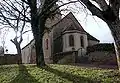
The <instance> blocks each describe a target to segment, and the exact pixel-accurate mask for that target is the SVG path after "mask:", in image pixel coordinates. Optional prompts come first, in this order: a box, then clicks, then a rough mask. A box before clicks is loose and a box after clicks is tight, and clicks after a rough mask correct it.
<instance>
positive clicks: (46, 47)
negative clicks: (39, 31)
mask: <svg viewBox="0 0 120 83" xmlns="http://www.w3.org/2000/svg"><path fill="white" fill-rule="evenodd" d="M46 50H48V39H46Z"/></svg>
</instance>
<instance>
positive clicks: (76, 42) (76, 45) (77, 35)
mask: <svg viewBox="0 0 120 83" xmlns="http://www.w3.org/2000/svg"><path fill="white" fill-rule="evenodd" d="M70 35H73V36H74V47H70V46H69V36H70ZM81 36H83V38H84V48H83V49H84V50H86V48H87V46H88V40H87V35H86V34H80V33H66V34H64V35H63V52H66V51H72V50H73V49H72V48H74V49H75V51H77V50H78V49H79V48H81V42H80V37H81Z"/></svg>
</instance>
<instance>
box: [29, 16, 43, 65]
mask: <svg viewBox="0 0 120 83" xmlns="http://www.w3.org/2000/svg"><path fill="white" fill-rule="evenodd" d="M43 19H44V18H40V17H37V16H34V15H33V16H32V20H31V26H32V31H33V35H34V39H35V47H36V64H37V66H38V67H42V66H45V61H44V54H43V48H42V38H43V32H44V25H45V22H44V20H43Z"/></svg>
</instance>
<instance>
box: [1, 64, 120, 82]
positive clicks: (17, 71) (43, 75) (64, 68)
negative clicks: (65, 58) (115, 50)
mask: <svg viewBox="0 0 120 83" xmlns="http://www.w3.org/2000/svg"><path fill="white" fill-rule="evenodd" d="M0 83H120V73H118V71H117V70H110V69H93V68H83V67H77V66H70V65H56V64H54V65H53V64H51V65H48V66H46V67H44V68H38V67H36V66H35V65H20V66H18V65H3V66H0Z"/></svg>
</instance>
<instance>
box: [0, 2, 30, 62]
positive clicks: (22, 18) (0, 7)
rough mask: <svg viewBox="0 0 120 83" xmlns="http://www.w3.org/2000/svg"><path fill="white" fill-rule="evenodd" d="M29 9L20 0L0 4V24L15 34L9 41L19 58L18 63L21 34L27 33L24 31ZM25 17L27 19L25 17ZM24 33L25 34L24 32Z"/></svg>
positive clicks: (28, 20)
mask: <svg viewBox="0 0 120 83" xmlns="http://www.w3.org/2000/svg"><path fill="white" fill-rule="evenodd" d="M28 10H29V8H28V7H27V6H26V5H25V4H24V3H23V2H21V1H20V0H14V1H13V0H7V1H2V2H0V24H1V25H2V27H1V29H2V28H3V29H4V28H11V29H13V30H14V32H15V37H14V38H13V39H11V42H12V43H14V45H15V46H16V49H17V53H18V55H19V56H20V59H19V63H21V61H22V60H21V47H20V45H21V43H22V41H23V38H22V34H23V33H25V32H27V31H25V30H24V28H25V27H26V25H27V23H26V22H30V19H29V18H28V17H29V15H28V16H27V14H28V12H27V11H28ZM26 16H27V17H26ZM24 31H25V32H24Z"/></svg>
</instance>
